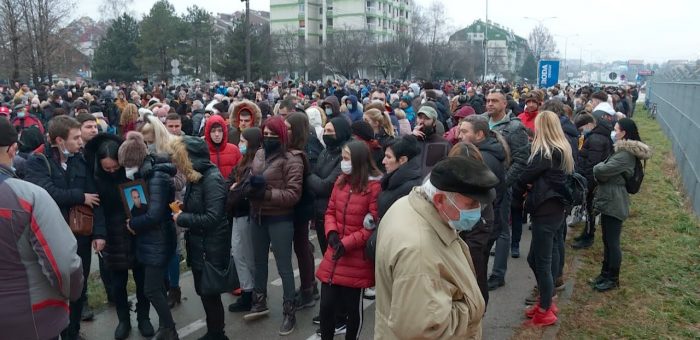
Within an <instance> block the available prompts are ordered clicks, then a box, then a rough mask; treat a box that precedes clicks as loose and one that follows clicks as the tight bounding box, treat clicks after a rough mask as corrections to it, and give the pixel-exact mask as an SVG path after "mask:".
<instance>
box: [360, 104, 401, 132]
mask: <svg viewBox="0 0 700 340" xmlns="http://www.w3.org/2000/svg"><path fill="white" fill-rule="evenodd" d="M365 114H366V115H367V117H369V119H371V120H373V121H375V122H378V123H379V125H380V126H381V127H382V129H384V132H385V133H386V134H387V135H389V136H391V137H394V126H393V125H391V118H390V117H389V114H388V113H386V112H384V113H382V112H381V111H379V110H377V109H369V110H367V111H365Z"/></svg>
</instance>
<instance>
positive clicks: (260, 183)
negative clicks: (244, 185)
mask: <svg viewBox="0 0 700 340" xmlns="http://www.w3.org/2000/svg"><path fill="white" fill-rule="evenodd" d="M265 184H266V183H265V177H263V176H261V175H255V176H251V177H250V186H251V187H253V189H258V188H264V187H265Z"/></svg>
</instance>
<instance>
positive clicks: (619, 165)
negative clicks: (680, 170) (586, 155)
mask: <svg viewBox="0 0 700 340" xmlns="http://www.w3.org/2000/svg"><path fill="white" fill-rule="evenodd" d="M637 158H639V159H640V160H641V161H644V160H647V159H649V158H651V149H650V148H649V146H647V145H646V144H644V143H642V142H639V141H634V140H619V141H617V142H615V152H614V153H613V154H612V155H611V156H610V157H608V159H606V160H605V161H604V162H602V163H598V164H597V165H596V166H594V167H593V177H595V180H596V182H598V187H597V188H596V193H595V198H594V199H593V208H594V209H595V210H596V211H597V212H600V213H601V214H605V215H608V216H612V217H615V218H617V219H619V220H621V221H624V220H625V219H627V216H629V211H630V199H629V194H628V193H627V189H626V188H625V178H628V177H630V176H632V175H633V174H634V165H635V162H636V160H637Z"/></svg>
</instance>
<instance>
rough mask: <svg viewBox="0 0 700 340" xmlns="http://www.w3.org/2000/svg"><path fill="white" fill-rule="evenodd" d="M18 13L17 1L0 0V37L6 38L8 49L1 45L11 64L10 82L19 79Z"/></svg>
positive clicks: (19, 37)
mask: <svg viewBox="0 0 700 340" xmlns="http://www.w3.org/2000/svg"><path fill="white" fill-rule="evenodd" d="M19 14H20V11H19V1H18V0H0V35H2V36H4V37H7V38H8V44H7V45H8V47H7V48H5V44H3V45H2V47H3V50H5V51H6V54H7V55H8V56H9V58H8V59H9V60H10V62H11V63H12V71H11V72H10V73H11V74H10V79H11V81H12V82H15V81H17V80H19V78H20V52H21V51H20V39H21V32H20V25H21V23H20V15H19Z"/></svg>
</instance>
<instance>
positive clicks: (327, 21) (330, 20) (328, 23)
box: [326, 19, 333, 27]
mask: <svg viewBox="0 0 700 340" xmlns="http://www.w3.org/2000/svg"><path fill="white" fill-rule="evenodd" d="M331 26H333V19H328V20H326V27H331Z"/></svg>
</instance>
